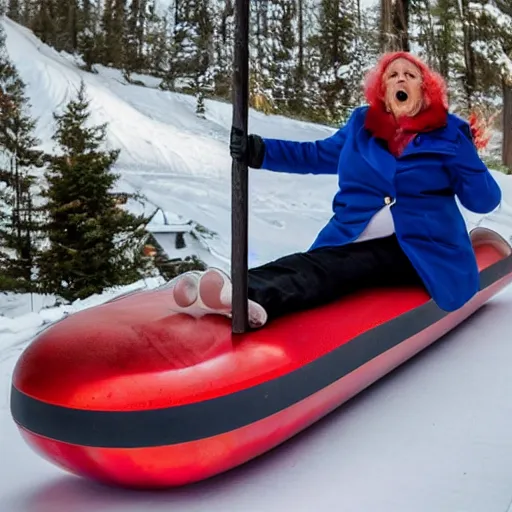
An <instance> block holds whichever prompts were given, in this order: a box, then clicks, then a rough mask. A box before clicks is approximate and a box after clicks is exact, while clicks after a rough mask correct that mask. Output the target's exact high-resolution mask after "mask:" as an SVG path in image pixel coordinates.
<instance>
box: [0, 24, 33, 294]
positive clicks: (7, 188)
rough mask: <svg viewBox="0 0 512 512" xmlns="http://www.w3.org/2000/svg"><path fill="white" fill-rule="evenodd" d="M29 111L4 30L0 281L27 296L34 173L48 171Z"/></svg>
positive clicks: (0, 47) (0, 43) (0, 44)
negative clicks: (7, 47) (10, 55)
mask: <svg viewBox="0 0 512 512" xmlns="http://www.w3.org/2000/svg"><path fill="white" fill-rule="evenodd" d="M28 110H29V104H28V100H27V97H26V96H25V84H24V83H23V81H22V80H21V79H20V77H19V75H18V73H17V71H16V68H15V67H14V65H13V64H12V63H11V61H10V60H9V57H8V55H7V51H6V48H5V34H4V32H3V29H2V27H0V281H1V286H2V287H3V288H4V289H11V290H13V291H23V292H28V291H31V290H33V289H34V283H33V279H32V276H33V274H34V270H35V265H36V260H37V247H36V245H37V241H38V232H37V231H38V222H37V215H36V212H35V208H34V205H33V195H34V187H35V181H36V180H35V173H34V171H35V169H36V168H38V167H42V165H43V154H42V152H40V151H38V150H37V148H36V146H37V145H38V140H37V139H36V138H35V136H34V133H33V132H34V128H35V122H34V121H33V120H32V119H31V118H30V115H29V112H28Z"/></svg>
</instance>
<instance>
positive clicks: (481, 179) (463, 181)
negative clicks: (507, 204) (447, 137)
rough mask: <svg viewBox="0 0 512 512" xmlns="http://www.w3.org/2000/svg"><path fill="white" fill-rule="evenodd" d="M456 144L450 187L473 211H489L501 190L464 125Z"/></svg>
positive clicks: (451, 163)
mask: <svg viewBox="0 0 512 512" xmlns="http://www.w3.org/2000/svg"><path fill="white" fill-rule="evenodd" d="M459 141H460V144H459V147H458V150H457V153H456V155H455V156H454V157H453V158H452V159H451V160H450V162H449V164H448V165H449V167H450V171H451V173H452V176H453V187H454V191H455V194H456V195H457V197H458V198H459V200H460V202H461V204H462V206H464V208H467V209H468V210H470V211H472V212H474V213H480V214H485V213H490V212H491V211H493V210H494V209H495V208H496V207H497V206H498V205H499V204H500V202H501V189H500V187H499V185H498V183H497V182H496V180H495V179H494V178H493V177H492V174H491V173H490V172H489V170H488V169H487V167H486V165H485V164H484V163H483V161H482V160H481V159H480V156H479V155H478V152H477V149H476V147H475V145H474V143H473V138H472V136H471V131H470V128H469V126H468V125H466V124H465V125H464V126H463V127H462V128H461V134H460V137H459Z"/></svg>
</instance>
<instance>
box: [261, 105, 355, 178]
mask: <svg viewBox="0 0 512 512" xmlns="http://www.w3.org/2000/svg"><path fill="white" fill-rule="evenodd" d="M353 115H354V114H352V117H351V118H350V119H349V121H348V122H347V124H346V125H345V126H343V127H342V128H340V129H339V130H338V131H337V132H336V133H334V134H333V135H331V136H330V137H327V138H326V139H322V140H317V141H314V142H295V141H290V140H280V139H264V142H265V157H264V159H263V163H262V166H261V167H262V168H263V169H267V170H269V171H275V172H285V173H290V174H336V173H337V172H338V160H339V157H340V152H341V150H342V148H343V144H344V143H345V140H346V138H347V133H348V130H349V129H350V124H351V121H352V118H353Z"/></svg>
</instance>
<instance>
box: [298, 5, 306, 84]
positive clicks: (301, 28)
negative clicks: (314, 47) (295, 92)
mask: <svg viewBox="0 0 512 512" xmlns="http://www.w3.org/2000/svg"><path fill="white" fill-rule="evenodd" d="M298 7H299V13H298V14H299V40H298V45H299V62H298V63H297V75H298V77H299V80H300V81H302V80H303V79H304V76H305V72H304V0H299V5H298ZM300 85H301V86H302V83H301V84H300Z"/></svg>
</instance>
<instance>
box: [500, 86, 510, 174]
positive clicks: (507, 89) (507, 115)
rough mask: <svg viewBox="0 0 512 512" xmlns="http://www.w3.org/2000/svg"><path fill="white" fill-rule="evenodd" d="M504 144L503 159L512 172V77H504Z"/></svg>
mask: <svg viewBox="0 0 512 512" xmlns="http://www.w3.org/2000/svg"><path fill="white" fill-rule="evenodd" d="M502 84H503V146H502V161H503V165H505V166H507V167H508V168H509V169H510V171H511V173H512V77H511V79H510V80H508V81H507V80H506V79H505V78H504V79H503V82H502Z"/></svg>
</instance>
